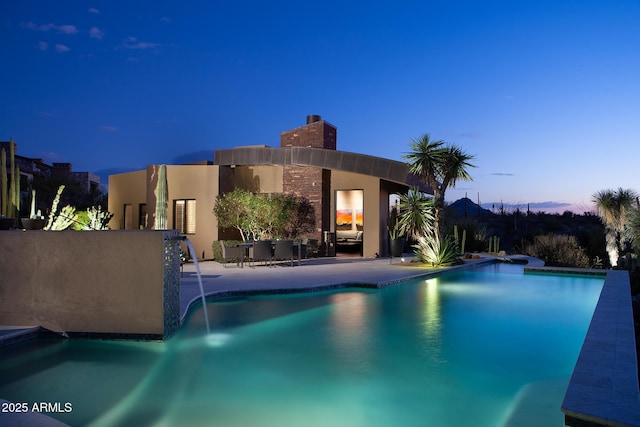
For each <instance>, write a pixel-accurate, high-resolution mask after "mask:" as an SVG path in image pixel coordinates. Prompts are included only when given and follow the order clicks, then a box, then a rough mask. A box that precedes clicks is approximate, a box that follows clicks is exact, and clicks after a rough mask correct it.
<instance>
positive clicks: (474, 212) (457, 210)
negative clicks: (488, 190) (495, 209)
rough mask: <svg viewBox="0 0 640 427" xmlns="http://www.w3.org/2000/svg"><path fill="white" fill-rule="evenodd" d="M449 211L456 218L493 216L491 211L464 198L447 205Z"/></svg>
mask: <svg viewBox="0 0 640 427" xmlns="http://www.w3.org/2000/svg"><path fill="white" fill-rule="evenodd" d="M447 211H449V212H450V213H451V214H452V215H455V216H478V215H491V211H490V210H488V209H485V208H483V207H480V206H478V204H477V203H474V202H473V200H471V199H469V198H468V197H463V198H462V199H459V200H456V201H455V202H453V203H450V204H449V205H447Z"/></svg>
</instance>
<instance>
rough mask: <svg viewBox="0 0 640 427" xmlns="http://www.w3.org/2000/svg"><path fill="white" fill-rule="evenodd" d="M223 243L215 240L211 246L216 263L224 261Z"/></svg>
mask: <svg viewBox="0 0 640 427" xmlns="http://www.w3.org/2000/svg"><path fill="white" fill-rule="evenodd" d="M220 245H221V243H220V241H219V240H214V241H213V243H212V244H211V249H213V260H214V261H218V262H220V261H222V248H221V247H220Z"/></svg>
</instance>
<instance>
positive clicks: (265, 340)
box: [0, 265, 603, 427]
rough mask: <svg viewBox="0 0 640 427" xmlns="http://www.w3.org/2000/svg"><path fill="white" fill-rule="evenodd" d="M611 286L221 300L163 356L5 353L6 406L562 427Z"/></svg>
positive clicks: (132, 419) (547, 280)
mask: <svg viewBox="0 0 640 427" xmlns="http://www.w3.org/2000/svg"><path fill="white" fill-rule="evenodd" d="M602 282H603V280H602V279H600V278H592V277H559V276H547V275H545V276H542V275H526V274H523V273H522V267H521V266H520V267H518V266H513V265H508V266H507V265H501V266H489V267H487V268H484V269H479V270H477V271H472V272H456V273H452V274H447V275H444V276H442V277H440V278H434V279H429V280H416V281H415V282H412V283H407V284H402V285H398V286H393V287H389V288H385V289H381V290H371V291H369V290H368V291H361V290H357V289H350V290H344V291H340V292H319V293H307V294H291V295H281V296H268V297H267V296H262V297H261V296H253V297H247V298H228V299H221V300H219V301H216V302H209V303H207V304H206V306H203V307H205V308H206V309H203V307H201V308H200V309H197V310H193V311H192V312H191V315H190V316H189V318H188V319H186V321H185V324H184V326H183V327H182V329H181V330H180V331H179V332H178V333H177V334H176V335H175V336H174V337H173V338H171V339H170V340H169V341H167V342H162V343H161V342H153V343H131V342H122V341H120V342H108V341H93V340H66V341H62V342H52V343H42V342H39V343H32V344H24V345H20V346H16V347H14V348H9V349H7V350H8V351H3V353H0V397H3V398H5V399H8V400H12V401H14V402H20V401H27V402H33V401H62V402H70V403H72V404H73V411H72V412H71V413H66V414H52V415H53V416H54V417H56V418H58V419H60V420H61V421H64V422H66V423H68V424H70V425H74V426H75V425H92V426H96V427H99V426H125V425H194V426H198V425H221V426H225V427H227V426H258V425H259V426H298V425H305V426H306V425H309V426H314V425H318V426H325V425H331V426H349V427H353V426H356V427H357V426H367V427H368V426H388V425H402V426H420V427H422V426H425V425H427V426H445V427H446V426H461V427H464V426H474V427H488V426H491V427H495V426H502V427H512V426H523V425H537V426H539V425H544V426H553V425H556V426H558V427H560V426H562V425H563V422H562V421H563V418H562V414H561V413H560V411H559V407H560V404H561V401H562V396H563V393H564V389H565V388H566V384H567V383H568V379H569V377H570V375H571V372H572V369H573V366H574V364H575V361H576V358H577V355H578V352H579V350H580V346H581V344H582V340H583V338H584V335H585V333H586V330H587V327H588V324H589V320H590V318H591V314H592V313H593V309H594V307H595V304H596V301H597V298H598V295H599V292H600V289H601V288H602ZM209 320H211V326H212V328H211V332H212V333H211V334H210V335H209V336H212V337H216V338H215V340H209V339H203V330H204V329H205V328H206V326H207V325H208V323H209ZM212 341H215V345H211V342H212ZM36 345H37V346H42V348H40V349H39V350H37V351H36V350H34V348H33V346H36ZM87 385H89V386H87ZM523 420H525V421H526V422H523Z"/></svg>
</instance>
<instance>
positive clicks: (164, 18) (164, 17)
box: [160, 16, 171, 24]
mask: <svg viewBox="0 0 640 427" xmlns="http://www.w3.org/2000/svg"><path fill="white" fill-rule="evenodd" d="M160 22H164V23H165V24H168V23H169V22H171V19H169V18H167V17H166V16H163V17H162V18H160Z"/></svg>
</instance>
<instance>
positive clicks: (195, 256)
mask: <svg viewBox="0 0 640 427" xmlns="http://www.w3.org/2000/svg"><path fill="white" fill-rule="evenodd" d="M183 239H184V243H185V244H186V245H187V248H189V253H190V254H191V259H193V264H194V265H195V266H196V275H197V276H198V286H200V298H201V299H202V306H203V307H204V306H206V305H207V300H206V298H205V296H204V286H203V285H202V275H201V274H200V264H198V254H197V253H196V250H195V249H194V247H193V244H191V241H190V240H189V239H187V238H186V237H184V238H183ZM204 319H205V324H206V326H207V336H209V335H210V334H211V327H210V326H209V315H208V314H207V310H204Z"/></svg>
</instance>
